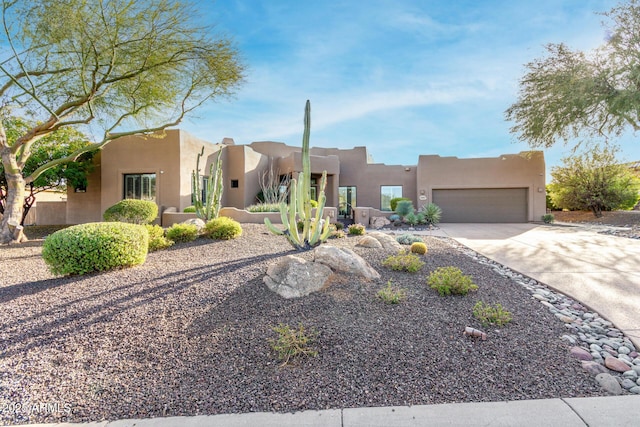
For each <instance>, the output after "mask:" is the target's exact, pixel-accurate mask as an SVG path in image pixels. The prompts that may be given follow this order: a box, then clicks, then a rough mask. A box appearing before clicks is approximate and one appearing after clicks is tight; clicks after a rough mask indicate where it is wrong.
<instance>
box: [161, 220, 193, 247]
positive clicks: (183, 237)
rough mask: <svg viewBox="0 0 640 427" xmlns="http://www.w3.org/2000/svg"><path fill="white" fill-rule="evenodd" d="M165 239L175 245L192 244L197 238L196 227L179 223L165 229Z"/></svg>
mask: <svg viewBox="0 0 640 427" xmlns="http://www.w3.org/2000/svg"><path fill="white" fill-rule="evenodd" d="M166 235H167V239H169V240H173V241H174V242H177V243H186V242H193V241H194V240H196V239H197V238H198V226H197V225H195V224H187V223H179V224H173V225H172V226H171V227H169V228H167V232H166Z"/></svg>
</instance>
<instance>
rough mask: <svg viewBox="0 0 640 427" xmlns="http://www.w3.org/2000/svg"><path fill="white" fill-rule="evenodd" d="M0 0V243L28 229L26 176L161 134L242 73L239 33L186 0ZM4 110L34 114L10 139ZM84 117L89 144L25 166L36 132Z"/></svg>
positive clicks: (232, 85)
mask: <svg viewBox="0 0 640 427" xmlns="http://www.w3.org/2000/svg"><path fill="white" fill-rule="evenodd" d="M0 1H1V3H0V8H1V10H0V11H1V12H2V28H1V29H0V34H1V36H0V37H1V38H2V39H1V40H0V46H2V48H1V50H0V100H1V101H2V103H1V104H0V109H2V111H0V113H3V114H0V118H2V119H1V120H2V121H0V157H1V158H2V165H3V167H4V172H5V177H6V182H7V195H6V200H5V210H4V215H3V217H2V222H1V223H0V243H10V242H12V241H21V240H23V239H24V235H23V234H22V233H21V230H20V227H19V224H20V220H21V216H22V209H23V207H22V206H23V200H24V196H25V186H26V185H28V184H30V183H32V182H34V181H35V180H36V179H37V178H38V177H39V176H41V175H42V174H43V173H44V172H46V171H47V170H49V169H51V168H53V167H56V166H57V165H60V164H63V163H68V162H73V161H75V160H77V159H79V158H80V157H81V156H82V155H83V154H84V153H88V152H92V151H95V150H97V149H100V148H102V147H104V146H105V144H108V143H109V142H110V141H112V140H114V139H116V138H119V137H121V136H125V135H154V136H155V135H158V134H161V133H162V131H163V130H164V129H166V128H168V127H170V126H176V125H178V124H179V123H180V122H181V121H182V120H183V118H184V117H185V115H187V114H189V113H190V112H191V111H193V110H194V109H196V108H198V107H199V106H201V105H202V104H203V103H205V102H207V101H209V100H211V99H214V98H219V97H224V96H229V95H232V94H233V93H234V92H235V90H236V89H237V88H238V86H239V85H240V84H241V82H242V81H243V77H244V65H243V62H242V60H241V58H240V55H239V52H238V51H237V49H236V48H235V46H234V45H233V43H232V42H231V41H230V40H229V39H228V38H225V37H219V36H215V35H214V34H213V33H212V30H211V28H207V27H205V26H200V25H198V24H197V22H198V19H199V14H198V11H197V10H196V8H195V5H194V4H192V3H190V2H189V1H188V0H147V1H144V2H141V1H135V0H65V1H59V0H40V1H37V2H31V1H23V0H0ZM8 111H9V112H11V111H12V112H18V111H19V112H20V114H21V115H22V113H24V115H26V116H27V117H28V118H29V121H30V122H31V123H32V125H31V126H29V127H28V129H25V130H24V131H23V132H21V133H20V135H17V136H16V138H14V139H12V140H11V139H9V138H8V137H7V131H6V126H5V123H4V117H6V116H7V114H6V112H8ZM83 126H84V127H87V129H89V130H90V131H91V132H92V134H94V135H97V136H94V137H92V140H93V141H94V142H93V143H92V144H89V145H87V146H85V147H81V148H78V149H77V150H75V151H73V152H72V153H70V154H68V155H66V156H64V157H62V158H57V159H55V160H51V161H49V162H47V163H45V164H43V165H41V166H39V167H38V168H36V169H35V170H34V171H31V172H30V173H29V174H26V173H25V166H26V164H27V161H28V160H29V158H30V157H31V156H32V155H33V153H34V148H35V144H36V142H37V141H38V140H40V139H42V138H44V137H46V136H47V135H50V134H52V133H53V132H55V131H58V130H60V129H64V128H67V127H75V128H78V127H83Z"/></svg>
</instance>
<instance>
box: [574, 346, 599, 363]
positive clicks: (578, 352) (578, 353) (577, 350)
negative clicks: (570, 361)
mask: <svg viewBox="0 0 640 427" xmlns="http://www.w3.org/2000/svg"><path fill="white" fill-rule="evenodd" d="M569 352H570V353H571V356H573V357H575V358H576V359H579V360H592V359H593V356H591V353H589V352H588V351H587V350H585V349H584V348H582V347H578V346H574V347H571V350H570V351H569Z"/></svg>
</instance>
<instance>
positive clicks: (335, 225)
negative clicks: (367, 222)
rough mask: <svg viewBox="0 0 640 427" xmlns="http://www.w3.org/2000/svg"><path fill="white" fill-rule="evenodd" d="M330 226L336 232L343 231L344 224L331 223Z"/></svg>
mask: <svg viewBox="0 0 640 427" xmlns="http://www.w3.org/2000/svg"><path fill="white" fill-rule="evenodd" d="M331 225H333V226H334V227H335V228H336V230H343V229H344V224H343V223H341V222H340V221H338V222H333V223H331Z"/></svg>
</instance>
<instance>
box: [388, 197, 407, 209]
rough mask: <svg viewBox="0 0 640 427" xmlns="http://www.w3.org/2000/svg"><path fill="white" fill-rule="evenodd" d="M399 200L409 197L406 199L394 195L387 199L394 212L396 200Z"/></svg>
mask: <svg viewBox="0 0 640 427" xmlns="http://www.w3.org/2000/svg"><path fill="white" fill-rule="evenodd" d="M401 200H409V201H411V199H407V198H406V197H394V198H393V199H391V200H389V207H391V210H392V211H394V212H395V210H396V208H397V207H398V202H399V201H401Z"/></svg>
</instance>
